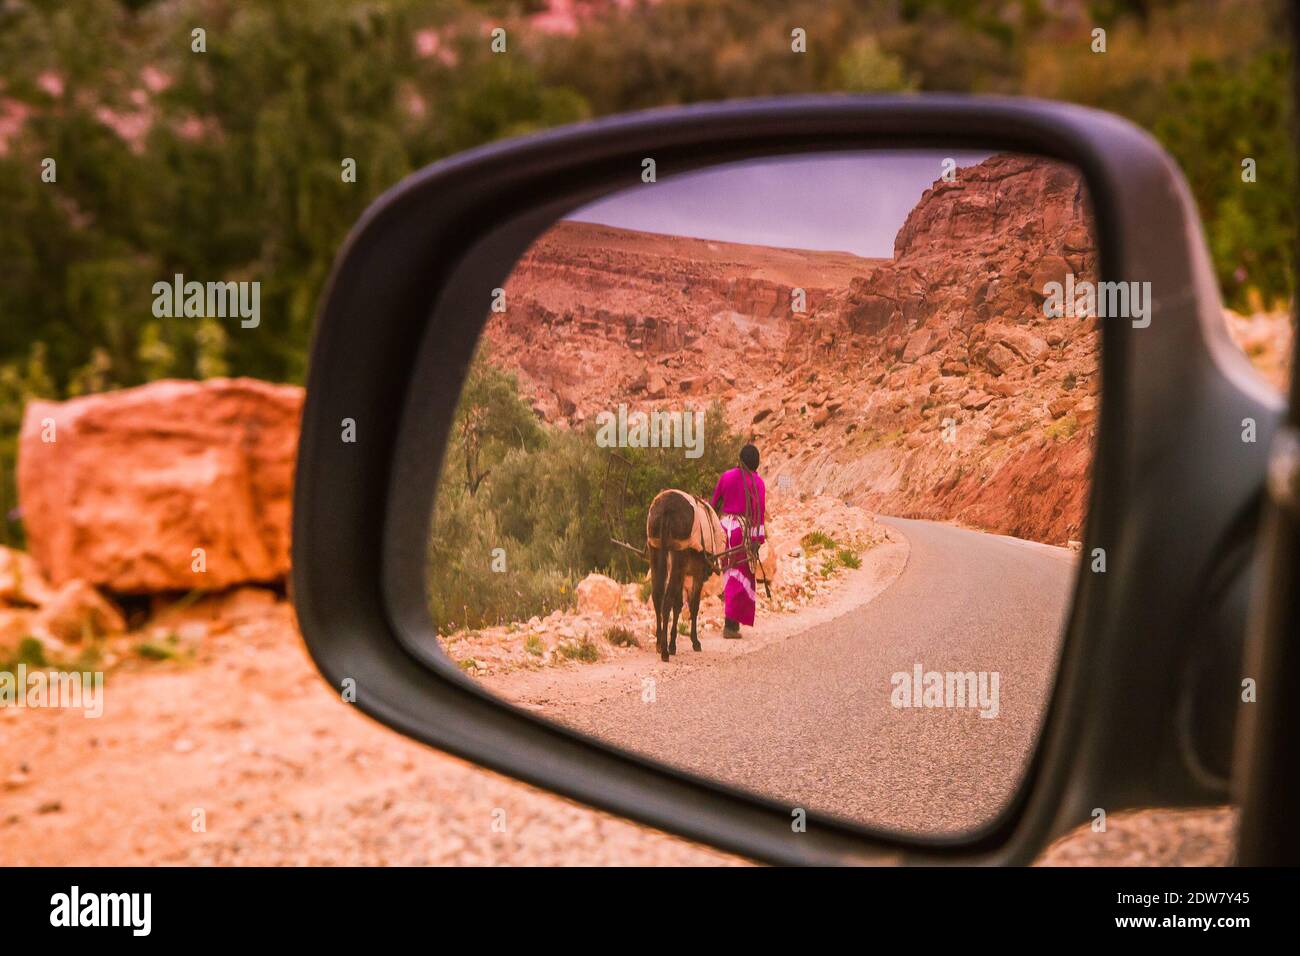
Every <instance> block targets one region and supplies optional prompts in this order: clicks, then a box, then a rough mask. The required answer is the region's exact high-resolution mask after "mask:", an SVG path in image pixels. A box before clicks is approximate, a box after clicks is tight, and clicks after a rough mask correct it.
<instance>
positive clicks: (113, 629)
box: [32, 579, 126, 643]
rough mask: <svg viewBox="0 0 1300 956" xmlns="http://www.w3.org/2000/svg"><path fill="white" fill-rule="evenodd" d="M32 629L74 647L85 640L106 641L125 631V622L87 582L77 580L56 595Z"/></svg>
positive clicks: (39, 614)
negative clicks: (103, 639) (73, 644)
mask: <svg viewBox="0 0 1300 956" xmlns="http://www.w3.org/2000/svg"><path fill="white" fill-rule="evenodd" d="M32 629H33V631H34V632H36V633H37V634H41V633H44V634H50V635H52V636H54V637H55V638H57V639H58V640H60V641H66V642H69V643H75V642H77V641H80V640H81V639H82V638H83V637H86V636H99V637H103V636H106V635H109V634H120V633H121V632H122V631H125V630H126V620H125V618H123V617H122V612H121V611H119V610H118V609H117V607H116V606H115V605H114V604H113V603H112V602H111V601H109V600H108V599H107V598H105V597H104V596H103V595H102V594H100V593H99V592H98V591H97V590H95V588H94V587H93V586H92V585H90V584H88V583H87V582H85V581H82V580H80V579H74V580H72V581H68V582H66V583H65V584H64V585H63V586H62V587H60V588H59V589H58V591H57V592H55V594H54V596H53V597H52V598H51V599H50V602H49V603H48V604H46V605H45V606H44V607H42V608H41V609H40V610H39V611H37V612H36V614H35V616H34V617H33V619H32Z"/></svg>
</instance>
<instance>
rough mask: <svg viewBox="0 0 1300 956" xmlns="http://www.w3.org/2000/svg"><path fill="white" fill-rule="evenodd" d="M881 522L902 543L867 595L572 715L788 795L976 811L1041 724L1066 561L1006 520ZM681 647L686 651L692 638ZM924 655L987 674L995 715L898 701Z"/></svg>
mask: <svg viewBox="0 0 1300 956" xmlns="http://www.w3.org/2000/svg"><path fill="white" fill-rule="evenodd" d="M882 520H883V521H885V523H887V524H889V525H890V526H892V527H893V528H895V529H897V530H898V531H900V532H901V533H902V534H903V535H905V536H906V537H907V539H908V541H909V543H910V546H911V552H910V555H909V557H908V561H907V565H906V567H905V568H904V569H903V571H902V573H901V574H900V575H899V577H898V578H897V580H895V581H894V582H893V584H891V585H890V586H889V587H888V588H887V589H886V590H885V591H884V592H883V593H881V594H880V595H879V596H878V597H876V599H875V600H873V601H872V602H870V603H869V604H866V605H864V606H862V607H859V608H858V609H856V610H854V611H852V612H850V613H848V614H845V615H844V616H842V617H840V618H837V619H835V620H833V621H830V622H828V623H826V624H822V625H820V626H817V627H813V628H810V629H809V630H807V631H805V632H803V633H801V634H796V635H794V636H792V637H791V638H789V639H788V640H785V641H781V642H779V643H775V644H773V645H771V646H769V647H765V648H762V649H761V650H756V651H755V652H754V653H752V654H745V655H741V656H738V657H736V658H734V659H732V660H730V661H727V662H726V663H725V664H721V665H720V666H717V667H710V668H707V669H700V670H698V671H694V672H692V673H689V674H684V675H682V676H681V677H680V678H678V679H674V680H672V681H665V682H663V684H662V686H660V687H659V688H658V690H657V692H656V699H655V700H654V702H653V703H645V702H643V701H642V700H641V699H640V697H639V696H638V695H620V696H618V697H616V698H613V699H611V700H609V701H606V702H604V703H601V704H599V705H597V706H594V707H592V708H591V709H589V710H587V711H585V712H584V713H582V714H581V715H570V716H569V717H568V718H567V719H566V721H565V722H566V723H573V724H577V725H578V726H579V727H580V728H581V729H583V730H585V731H587V732H588V733H592V734H595V735H597V736H599V737H602V738H604V739H607V740H610V741H613V742H615V743H618V744H621V745H622V746H624V747H627V748H628V749H631V750H635V751H638V752H641V753H646V754H649V755H651V756H654V757H656V758H658V759H660V760H663V761H665V762H668V763H672V764H676V765H678V766H682V767H685V768H688V769H691V770H693V771H695V772H697V773H701V774H703V775H705V776H708V777H711V778H714V779H717V780H720V781H723V782H726V783H729V784H732V785H735V786H739V787H742V788H745V789H748V790H753V791H757V792H759V793H762V794H764V795H767V796H771V797H775V798H777V799H778V800H781V801H782V802H785V803H788V804H789V805H790V806H791V807H804V808H807V809H810V810H813V809H815V810H819V811H823V812H829V813H833V814H836V815H839V816H843V817H847V818H849V819H853V820H856V821H859V822H864V823H870V824H873V825H877V826H886V827H891V828H897V829H902V830H908V831H912V832H922V833H936V832H949V833H951V832H960V831H964V830H969V829H971V828H973V827H975V826H978V825H979V824H981V823H984V822H986V821H987V820H989V819H990V818H991V817H993V816H994V815H995V814H996V813H997V811H998V810H999V809H1000V808H1001V807H1002V806H1003V805H1004V804H1005V803H1006V802H1007V800H1008V799H1009V798H1010V796H1011V794H1012V793H1013V792H1014V791H1015V789H1016V786H1017V784H1018V782H1019V779H1020V776H1021V773H1022V772H1023V768H1024V766H1025V764H1026V762H1027V760H1028V757H1029V754H1030V750H1031V748H1032V746H1033V744H1034V743H1035V741H1036V739H1037V735H1038V730H1039V727H1040V724H1041V721H1042V717H1043V713H1044V709H1045V704H1046V702H1047V700H1048V699H1049V696H1050V693H1051V684H1052V680H1053V678H1054V676H1055V671H1056V664H1057V658H1058V651H1059V648H1060V641H1061V636H1062V622H1063V619H1064V614H1065V610H1066V607H1065V605H1066V602H1067V600H1068V598H1069V595H1070V591H1071V579H1072V575H1073V573H1074V567H1075V561H1074V558H1073V556H1072V555H1071V554H1070V553H1069V552H1068V551H1066V550H1065V549H1062V548H1054V547H1050V546H1048V545H1042V544H1036V543H1033V542H1027V541H1021V540H1019V539H1016V538H1009V537H1004V536H1001V535H991V534H982V533H979V532H976V531H968V530H964V529H961V528H955V527H952V526H949V525H943V524H936V523H933V522H928V521H913V520H906V519H901V518H883V519H882ZM758 624H759V626H760V627H761V626H762V621H761V620H760V621H759V622H758ZM679 647H680V645H679ZM680 652H681V653H686V654H690V653H691V651H690V647H689V643H688V644H687V646H686V647H685V649H684V650H681V651H680ZM917 664H920V665H921V667H922V671H923V672H930V671H937V672H949V671H951V672H976V673H977V674H978V673H979V672H984V673H985V674H986V675H987V677H986V681H985V685H984V686H985V689H986V691H987V692H988V694H991V692H992V686H993V685H992V675H993V673H996V674H997V708H996V711H997V713H996V716H995V717H982V716H980V708H979V707H977V706H965V707H949V706H935V707H899V706H895V702H896V695H895V688H896V686H897V684H896V682H895V681H894V679H893V676H894V675H895V674H899V673H902V674H906V675H907V677H908V680H907V681H906V683H908V684H909V686H910V685H912V679H911V678H912V675H913V673H914V669H915V666H916V665H917ZM898 683H902V681H899V682H898ZM990 699H991V698H990V697H988V696H987V695H986V698H985V700H986V702H988V701H989V700H990ZM985 710H986V711H991V708H985Z"/></svg>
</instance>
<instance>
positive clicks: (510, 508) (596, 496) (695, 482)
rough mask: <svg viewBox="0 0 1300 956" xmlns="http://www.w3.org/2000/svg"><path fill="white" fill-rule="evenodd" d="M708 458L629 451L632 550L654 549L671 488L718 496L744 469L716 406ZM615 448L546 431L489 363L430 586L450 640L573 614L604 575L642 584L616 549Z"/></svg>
mask: <svg viewBox="0 0 1300 956" xmlns="http://www.w3.org/2000/svg"><path fill="white" fill-rule="evenodd" d="M704 422H705V424H704V429H705V431H704V435H705V441H704V451H703V454H702V455H701V457H699V458H697V459H689V458H687V457H686V456H685V455H684V454H683V451H682V449H679V448H678V449H674V448H662V449H654V448H623V449H617V450H616V451H617V453H618V454H620V455H622V456H623V457H625V458H626V459H627V460H628V461H629V463H630V465H629V468H628V476H627V479H628V480H627V495H626V498H625V501H624V509H623V513H622V515H621V520H622V526H623V528H624V529H625V530H626V533H627V535H628V536H629V538H631V543H633V544H635V545H636V546H638V547H641V546H644V543H645V516H646V511H647V509H648V508H649V506H650V502H651V500H652V499H653V498H654V496H655V495H656V494H658V493H659V492H660V491H662V490H663V489H665V488H681V489H683V490H685V491H690V492H692V493H694V494H699V495H701V496H705V497H707V496H709V495H711V494H712V492H713V487H714V485H715V484H716V482H717V478H718V476H719V475H720V474H721V473H722V472H723V471H725V470H726V469H728V468H731V467H733V466H734V463H735V462H736V460H737V455H738V453H739V450H740V446H741V445H742V444H743V441H742V439H741V437H740V436H739V435H738V434H736V433H734V432H732V431H731V430H730V428H729V427H728V426H727V424H726V420H725V417H724V415H723V411H722V406H721V405H720V404H717V403H715V404H714V405H712V406H711V407H710V408H709V409H708V410H707V411H706V412H705V418H704ZM611 451H613V450H611V449H606V448H602V447H600V446H599V445H597V443H596V434H595V428H594V426H593V427H588V428H586V429H577V430H569V429H561V428H546V427H544V426H542V425H540V424H539V423H538V422H537V419H536V417H535V416H534V415H533V412H532V411H531V410H530V409H529V407H528V405H527V404H526V403H525V402H524V401H523V399H522V398H520V396H519V393H518V386H517V382H516V380H515V377H514V376H513V375H512V374H510V373H508V372H504V371H502V370H500V369H498V368H497V367H496V366H494V365H492V364H491V361H490V356H489V355H488V354H487V353H484V354H482V355H480V356H479V357H478V358H477V359H476V360H475V364H474V366H473V369H472V371H471V374H470V384H469V386H468V387H467V388H466V389H465V391H464V392H463V393H462V396H461V401H460V404H459V406H458V408H457V411H456V417H455V419H454V422H453V427H452V438H451V441H450V443H449V446H448V450H447V457H446V459H445V460H444V461H443V467H442V477H441V480H440V482H439V487H438V497H437V501H436V504H435V508H434V518H433V524H432V528H431V532H430V547H429V566H428V583H429V598H430V607H431V610H432V613H433V619H434V621H435V622H437V625H438V629H439V631H440V632H441V633H449V632H451V631H454V630H456V629H458V628H462V627H471V628H473V627H483V626H487V625H492V624H504V623H507V622H510V621H518V620H526V619H527V618H529V617H531V616H533V615H539V616H545V615H546V614H548V613H550V612H551V611H554V610H557V609H563V608H569V607H572V606H573V603H574V594H573V589H574V586H575V585H576V584H577V582H578V581H580V580H582V578H584V577H585V576H586V575H587V574H589V573H591V572H593V571H597V572H600V573H602V574H607V575H609V576H611V577H613V578H615V579H616V580H619V581H624V582H627V581H637V582H642V587H643V589H644V588H645V587H646V586H647V585H646V584H645V583H644V581H643V579H644V575H645V564H644V562H642V561H641V560H639V559H637V558H636V557H635V556H634V555H631V554H629V553H628V552H626V551H624V550H623V549H621V548H619V547H618V546H616V545H615V544H613V543H612V542H611V540H610V529H609V527H608V525H607V523H606V521H605V517H604V514H603V510H602V509H603V505H602V502H603V497H604V495H603V492H604V483H605V473H606V468H607V466H608V463H609V460H610V455H611Z"/></svg>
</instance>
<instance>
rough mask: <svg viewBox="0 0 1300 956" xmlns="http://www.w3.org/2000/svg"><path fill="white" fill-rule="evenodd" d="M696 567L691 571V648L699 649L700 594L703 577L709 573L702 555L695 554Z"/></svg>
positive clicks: (702, 587)
mask: <svg viewBox="0 0 1300 956" xmlns="http://www.w3.org/2000/svg"><path fill="white" fill-rule="evenodd" d="M695 563H696V567H695V568H694V569H692V571H691V598H690V608H691V650H694V651H698V650H700V649H701V648H700V634H699V621H700V594H701V593H702V592H703V591H704V578H705V576H706V575H708V573H709V566H708V565H707V564H706V563H705V561H704V558H703V557H699V556H697V557H696V559H695Z"/></svg>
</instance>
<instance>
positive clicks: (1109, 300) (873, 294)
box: [427, 151, 1150, 833]
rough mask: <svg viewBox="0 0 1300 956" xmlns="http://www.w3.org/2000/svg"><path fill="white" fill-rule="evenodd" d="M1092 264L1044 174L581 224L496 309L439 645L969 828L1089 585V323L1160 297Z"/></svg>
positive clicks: (874, 178) (702, 174)
mask: <svg viewBox="0 0 1300 956" xmlns="http://www.w3.org/2000/svg"><path fill="white" fill-rule="evenodd" d="M1096 267H1097V251H1096V247H1095V242H1094V239H1093V233H1092V228H1091V220H1090V216H1089V212H1088V203H1087V198H1086V195H1085V189H1084V184H1083V181H1082V178H1081V176H1080V175H1079V174H1078V173H1077V172H1076V171H1075V170H1074V169H1072V168H1071V167H1068V166H1065V165H1062V164H1060V163H1057V162H1054V161H1049V160H1045V159H1041V158H1036V157H1032V156H1021V155H1007V154H991V153H988V152H983V153H963V152H956V153H938V152H928V151H927V152H919V151H909V152H901V151H872V152H842V153H828V154H816V155H800V156H789V157H779V158H770V159H761V160H754V161H750V162H744V163H735V164H729V165H725V166H717V167H711V168H708V169H705V170H701V171H696V172H693V173H690V174H684V175H680V176H676V177H666V176H665V177H661V179H660V181H659V182H657V183H652V184H638V185H636V186H634V187H632V188H627V189H625V190H623V191H620V192H616V193H613V194H610V195H608V196H607V197H605V198H604V199H602V200H600V201H598V202H595V203H594V204H592V205H589V206H586V207H584V208H581V209H578V210H576V211H574V212H573V213H571V214H570V215H568V216H567V217H566V218H564V219H563V220H562V221H560V222H557V223H555V224H554V225H553V226H552V227H551V228H550V229H549V230H548V231H546V232H545V233H544V234H542V235H541V236H540V237H539V238H537V240H536V241H535V242H534V243H533V245H532V246H531V248H530V249H529V250H528V252H527V253H526V254H525V255H524V256H523V257H522V258H521V259H520V261H519V262H518V263H517V265H516V267H515V268H514V270H513V272H512V273H511V275H510V277H509V279H508V281H507V282H506V283H505V286H504V288H503V290H500V291H498V292H496V293H495V294H493V295H491V296H489V294H488V292H487V291H485V295H484V301H485V302H488V301H489V299H490V301H491V314H490V315H489V318H488V322H487V325H486V328H485V331H484V335H483V338H482V340H481V346H480V351H479V354H478V356H477V358H476V360H475V363H474V366H473V369H472V372H471V374H470V377H469V381H468V383H467V385H466V387H465V390H464V392H463V394H462V397H461V402H460V406H459V409H458V411H457V414H456V419H455V425H454V433H453V437H452V439H451V444H450V446H449V448H448V451H447V457H446V459H445V462H444V468H443V473H442V476H441V484H440V486H439V488H438V499H437V503H436V509H435V517H434V524H433V528H432V530H431V536H430V541H431V544H430V554H429V565H428V572H427V575H428V580H427V583H428V589H429V597H430V602H431V611H432V616H433V620H434V622H435V624H436V627H437V631H438V635H439V637H438V640H439V643H440V646H441V648H442V650H443V651H445V653H446V655H447V656H448V657H449V658H450V659H451V660H452V661H454V662H455V663H456V664H458V665H459V666H460V667H461V668H462V669H463V670H464V672H465V673H466V674H467V675H469V676H471V677H472V678H474V679H476V680H478V681H481V682H482V683H483V684H484V685H485V686H486V687H487V688H489V689H490V690H491V691H493V692H494V693H496V694H497V695H499V696H500V697H501V698H503V699H505V700H508V701H510V702H512V703H514V704H517V705H518V706H521V707H524V708H527V709H528V710H530V711H533V712H535V713H536V714H538V715H540V716H543V717H545V718H547V719H550V720H553V721H556V722H559V723H563V724H565V725H568V726H570V727H573V728H575V729H577V730H580V731H582V732H584V733H586V734H589V735H591V736H594V737H597V738H600V739H601V740H604V741H607V742H609V743H611V744H615V745H618V746H620V747H623V748H625V749H627V750H629V751H632V752H635V753H638V754H641V755H644V756H648V757H651V758H654V759H655V760H658V761H661V762H664V763H667V764H671V765H673V766H675V767H679V768H685V769H687V770H690V771H692V772H694V773H696V774H699V775H702V776H705V777H708V778H710V779H712V780H715V781H718V782H720V783H723V784H727V785H730V786H733V787H738V788H743V789H746V790H749V791H752V792H755V793H758V794H761V795H763V796H766V797H770V798H773V799H776V800H779V801H782V802H784V803H785V804H787V805H788V806H790V807H791V808H792V812H795V811H796V808H797V809H799V810H806V811H809V812H822V813H829V814H834V815H837V816H839V817H842V818H845V819H848V820H851V821H854V822H859V823H864V824H870V825H874V826H881V827H888V828H895V829H901V830H905V831H910V832H920V833H952V832H958V831H967V830H970V829H972V828H975V827H977V826H979V825H981V824H984V823H987V822H988V821H989V820H991V819H992V818H993V817H994V816H995V815H996V814H997V812H998V811H999V810H1000V809H1001V808H1003V807H1004V806H1005V805H1006V804H1007V802H1008V801H1009V800H1010V799H1011V797H1012V796H1013V794H1014V793H1015V791H1016V788H1017V786H1018V784H1019V782H1020V780H1021V777H1022V775H1023V772H1024V769H1025V766H1026V764H1027V761H1028V759H1029V757H1030V754H1031V751H1032V748H1033V746H1034V744H1035V742H1036V739H1037V735H1038V732H1039V729H1040V725H1041V723H1042V720H1043V715H1044V713H1045V709H1046V705H1047V703H1048V701H1049V698H1050V696H1051V689H1052V682H1053V678H1054V676H1055V670H1056V665H1057V659H1058V653H1059V650H1060V645H1061V638H1062V623H1063V619H1064V615H1065V612H1066V610H1067V605H1068V602H1069V597H1070V594H1071V589H1072V582H1073V576H1074V575H1075V573H1076V568H1077V565H1078V563H1079V562H1080V561H1084V562H1087V563H1088V564H1090V565H1091V564H1100V565H1102V566H1104V560H1105V558H1104V555H1103V554H1101V553H1097V554H1088V555H1083V554H1081V553H1080V551H1081V545H1080V540H1079V539H1080V538H1081V528H1082V526H1083V521H1084V506H1085V501H1086V498H1087V491H1088V475H1089V466H1090V459H1091V454H1092V448H1093V444H1094V436H1095V429H1096V423H1097V413H1098V407H1097V402H1098V384H1099V383H1098V374H1099V368H1098V366H1099V361H1098V359H1099V356H1098V347H1099V335H1098V333H1097V328H1098V317H1099V316H1100V317H1102V318H1104V319H1105V320H1106V321H1133V322H1134V323H1135V324H1140V323H1141V322H1142V321H1143V318H1144V315H1145V316H1149V306H1150V294H1149V290H1145V289H1142V288H1140V287H1135V288H1133V289H1131V290H1130V289H1122V290H1117V289H1106V288H1100V289H1098V288H1096V287H1095V283H1096V280H1097V275H1096ZM1121 293H1123V294H1122V295H1121ZM1130 293H1131V294H1130ZM792 820H794V821H795V822H796V823H797V821H798V817H797V815H796V816H795V817H792Z"/></svg>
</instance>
